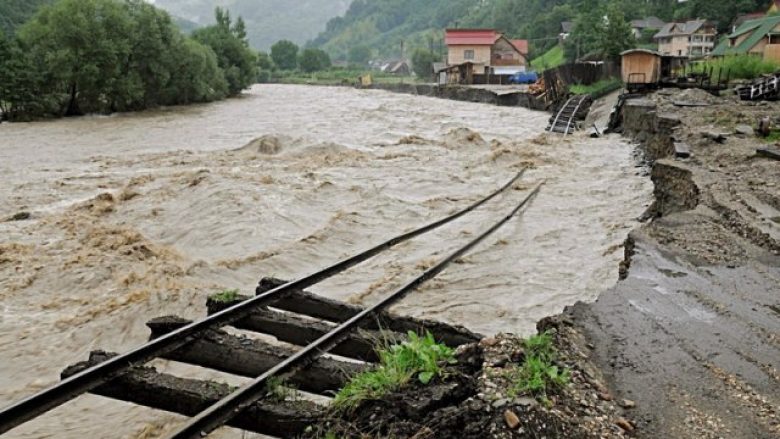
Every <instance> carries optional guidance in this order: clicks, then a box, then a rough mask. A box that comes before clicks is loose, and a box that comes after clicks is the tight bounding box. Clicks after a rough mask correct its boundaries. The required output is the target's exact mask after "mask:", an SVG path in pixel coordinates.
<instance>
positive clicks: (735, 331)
mask: <svg viewBox="0 0 780 439" xmlns="http://www.w3.org/2000/svg"><path fill="white" fill-rule="evenodd" d="M680 100H685V101H697V102H703V103H707V104H709V105H708V106H704V107H697V108H679V107H676V106H675V105H674V104H673V102H675V101H680ZM779 110H780V104H778V103H768V102H762V103H742V102H739V101H737V100H736V99H735V98H732V97H728V98H715V97H712V96H709V95H707V94H706V93H703V92H700V91H698V90H689V91H686V92H679V91H675V90H663V91H661V92H659V93H656V94H654V95H652V96H650V97H649V98H648V99H645V100H642V101H640V102H635V103H632V104H631V105H629V107H627V112H628V113H627V118H626V123H627V126H626V132H627V133H629V134H630V135H632V136H634V137H635V138H636V139H637V140H639V141H641V142H642V147H643V150H644V151H645V153H646V155H647V158H648V159H649V160H650V161H651V162H652V163H653V171H652V178H653V182H654V183H655V199H656V202H655V204H654V206H653V208H652V209H651V211H650V212H649V216H651V217H652V218H653V219H652V221H650V222H649V223H647V224H646V225H644V226H643V227H641V228H640V229H639V230H636V231H634V232H633V233H631V235H630V237H629V240H628V243H627V244H628V245H626V260H625V261H624V263H623V267H624V270H623V275H624V277H625V279H624V280H622V281H621V282H620V283H618V285H617V286H616V287H614V288H612V289H610V290H609V291H607V292H606V293H604V294H602V295H601V297H600V298H599V299H598V300H597V301H596V302H595V303H593V304H578V305H576V306H574V307H573V308H571V309H568V310H567V311H566V312H565V315H566V316H568V317H570V318H572V320H573V321H574V322H575V326H576V327H577V328H579V329H581V330H582V331H583V333H584V334H585V336H586V339H587V340H588V342H589V343H591V344H592V345H593V346H595V347H596V348H595V350H594V352H593V356H592V360H593V361H594V363H595V364H596V365H597V367H598V368H599V369H601V370H602V371H603V372H604V374H605V377H606V383H607V385H608V386H609V387H610V388H611V389H613V391H614V392H615V394H616V395H617V396H619V397H624V398H630V399H633V400H635V401H636V403H637V408H636V410H635V413H634V416H633V418H632V419H634V421H635V422H636V423H637V426H638V429H637V432H636V434H637V436H639V437H646V438H660V437H670V438H721V437H729V438H751V439H752V438H767V439H769V438H777V437H780V419H779V418H778V416H780V413H779V412H780V409H779V407H780V397H778V395H780V374H778V370H777V367H778V364H780V338H779V335H778V334H780V319H778V312H777V309H778V305H779V304H780V257H778V255H780V224H778V222H777V221H776V220H775V218H777V217H778V216H780V211H779V210H778V209H780V162H778V161H775V160H771V159H768V158H761V157H758V156H757V155H756V148H761V147H767V146H770V145H767V144H766V143H765V142H763V141H762V140H761V139H759V138H757V137H755V136H754V135H752V134H751V133H749V130H745V129H744V127H739V128H738V125H740V124H747V125H749V126H753V127H755V126H756V125H757V121H758V120H759V119H761V118H763V117H770V118H772V119H774V121H773V122H774V124H775V126H776V125H777V124H778V123H780V120H778V119H777V116H778V114H780V111H779ZM737 130H739V131H748V133H747V134H736V131H737ZM713 134H715V135H713ZM720 134H724V135H725V139H723V138H721V139H720V140H721V141H720V142H719V141H717V140H715V139H717V138H718V137H720V136H719V135H720ZM673 138H674V139H675V140H676V141H678V142H685V143H687V144H688V145H690V147H691V151H692V153H693V155H692V157H691V158H690V159H685V160H681V159H672V158H671V155H672V154H673V151H674V145H673Z"/></svg>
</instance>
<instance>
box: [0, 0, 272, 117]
mask: <svg viewBox="0 0 780 439" xmlns="http://www.w3.org/2000/svg"><path fill="white" fill-rule="evenodd" d="M216 19H217V23H216V24H215V25H212V26H209V27H205V28H201V29H199V30H197V31H196V32H195V33H194V34H193V36H192V38H189V37H186V36H184V35H183V34H182V33H181V31H180V30H179V29H178V28H177V27H176V25H175V24H174V23H173V21H172V20H171V17H170V16H169V15H168V13H166V12H164V11H162V10H160V9H157V8H155V7H154V6H152V5H150V4H148V3H146V2H145V1H142V0H58V1H56V2H54V3H53V4H51V5H47V6H43V7H42V8H41V9H40V10H39V11H38V12H37V13H36V14H35V15H34V16H33V17H32V18H31V19H30V20H29V21H28V22H27V23H25V24H24V25H23V26H22V27H21V28H19V29H18V30H17V32H16V34H15V35H14V36H12V37H10V38H7V37H0V38H2V39H0V111H2V113H3V117H4V118H7V119H13V120H29V119H35V118H42V117H58V116H74V115H81V114H86V113H112V112H118V111H135V110H143V109H146V108H151V107H156V106H161V105H179V104H189V103H195V102H208V101H213V100H217V99H222V98H225V97H227V96H231V95H235V94H237V93H240V92H241V90H243V89H245V88H246V87H248V86H249V85H250V84H252V83H254V81H255V79H256V59H255V54H254V53H253V52H252V51H251V50H250V49H249V48H248V43H247V41H246V30H245V27H244V24H243V21H242V20H241V19H239V20H237V21H236V22H235V23H233V22H232V20H231V19H230V15H229V14H228V13H227V12H226V11H222V10H221V9H217V13H216Z"/></svg>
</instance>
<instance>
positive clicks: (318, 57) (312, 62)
mask: <svg viewBox="0 0 780 439" xmlns="http://www.w3.org/2000/svg"><path fill="white" fill-rule="evenodd" d="M330 65H331V63H330V56H329V55H328V54H327V53H326V52H325V51H324V50H322V49H305V50H304V51H303V52H301V56H300V57H298V68H300V69H301V71H303V72H306V73H312V72H318V71H321V70H325V69H328V68H330Z"/></svg>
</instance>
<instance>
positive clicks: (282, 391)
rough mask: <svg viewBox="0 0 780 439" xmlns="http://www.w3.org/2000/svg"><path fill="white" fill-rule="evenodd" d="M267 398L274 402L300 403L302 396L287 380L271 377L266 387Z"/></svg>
mask: <svg viewBox="0 0 780 439" xmlns="http://www.w3.org/2000/svg"><path fill="white" fill-rule="evenodd" d="M265 389H266V396H267V397H268V398H269V399H271V400H272V401H276V402H282V401H298V400H300V394H299V393H298V389H296V388H295V387H294V386H292V385H291V384H290V383H288V382H287V380H285V379H282V378H279V377H271V378H269V379H268V381H267V382H266V385H265Z"/></svg>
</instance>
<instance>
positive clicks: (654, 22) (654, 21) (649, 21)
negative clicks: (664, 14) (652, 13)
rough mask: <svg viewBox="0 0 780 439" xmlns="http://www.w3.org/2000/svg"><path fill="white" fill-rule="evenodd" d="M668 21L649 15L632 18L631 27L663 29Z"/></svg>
mask: <svg viewBox="0 0 780 439" xmlns="http://www.w3.org/2000/svg"><path fill="white" fill-rule="evenodd" d="M664 26H666V22H665V21H663V20H661V19H660V18H658V17H647V18H643V19H641V20H631V27H633V28H635V29H661V28H663V27H664Z"/></svg>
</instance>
